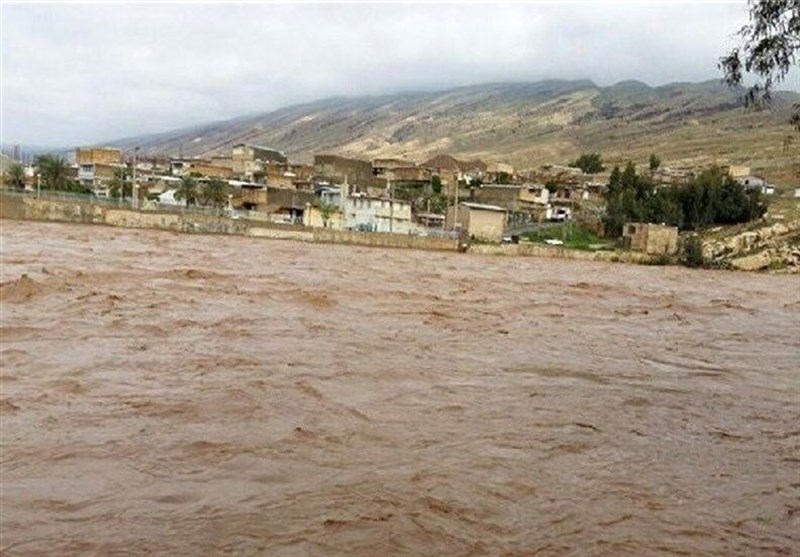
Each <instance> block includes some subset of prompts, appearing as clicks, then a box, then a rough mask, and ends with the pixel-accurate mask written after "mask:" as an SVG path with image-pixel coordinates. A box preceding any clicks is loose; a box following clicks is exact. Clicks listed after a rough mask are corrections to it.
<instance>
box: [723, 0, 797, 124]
mask: <svg viewBox="0 0 800 557" xmlns="http://www.w3.org/2000/svg"><path fill="white" fill-rule="evenodd" d="M748 4H749V5H750V22H749V23H748V24H747V25H745V26H744V27H742V28H741V29H740V30H739V33H738V34H739V36H740V37H741V38H742V41H743V42H742V44H741V46H739V47H737V48H734V49H733V50H731V51H730V52H729V53H728V54H727V55H726V56H724V57H722V58H721V59H720V61H719V67H720V68H721V69H722V70H723V71H724V72H725V81H726V82H727V83H728V85H731V86H739V85H741V84H742V77H743V73H754V74H756V75H758V76H759V77H760V78H762V79H763V82H762V83H756V84H755V85H753V86H752V87H750V89H749V90H748V94H747V101H748V104H750V103H755V104H760V103H769V102H770V100H771V93H772V90H773V89H774V87H775V86H776V85H777V84H779V83H781V82H782V81H783V80H784V79H785V78H786V76H787V75H788V74H789V72H790V70H791V69H792V67H796V65H795V64H796V59H797V58H796V56H797V52H798V51H800V41H799V40H798V39H797V38H798V37H800V0H749V2H748ZM791 122H792V124H793V125H794V126H795V128H796V129H797V130H798V131H800V103H794V105H793V106H792V116H791Z"/></svg>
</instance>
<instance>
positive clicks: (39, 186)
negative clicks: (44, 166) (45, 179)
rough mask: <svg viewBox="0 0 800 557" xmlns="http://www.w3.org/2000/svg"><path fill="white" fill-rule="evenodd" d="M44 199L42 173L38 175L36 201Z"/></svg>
mask: <svg viewBox="0 0 800 557" xmlns="http://www.w3.org/2000/svg"><path fill="white" fill-rule="evenodd" d="M40 197H42V175H41V173H39V172H37V173H36V199H39V198H40Z"/></svg>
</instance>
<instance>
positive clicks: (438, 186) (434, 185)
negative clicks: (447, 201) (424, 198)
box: [431, 175, 442, 194]
mask: <svg viewBox="0 0 800 557" xmlns="http://www.w3.org/2000/svg"><path fill="white" fill-rule="evenodd" d="M431 190H432V191H433V193H435V194H440V193H442V179H441V178H440V177H439V176H436V175H434V176H432V177H431Z"/></svg>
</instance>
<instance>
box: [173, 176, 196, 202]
mask: <svg viewBox="0 0 800 557" xmlns="http://www.w3.org/2000/svg"><path fill="white" fill-rule="evenodd" d="M197 197H198V192H197V180H195V179H194V178H193V177H192V176H184V177H182V178H181V183H180V185H179V186H178V188H177V189H176V190H175V199H177V200H178V201H180V200H185V201H186V205H197Z"/></svg>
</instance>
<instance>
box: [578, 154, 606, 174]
mask: <svg viewBox="0 0 800 557" xmlns="http://www.w3.org/2000/svg"><path fill="white" fill-rule="evenodd" d="M570 166H571V167H573V168H580V169H581V170H582V171H583V173H584V174H597V173H598V172H602V171H603V170H605V167H604V166H603V157H601V156H600V153H584V154H583V155H581V156H580V157H578V158H577V159H576V160H575V162H573V163H572V164H570Z"/></svg>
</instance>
